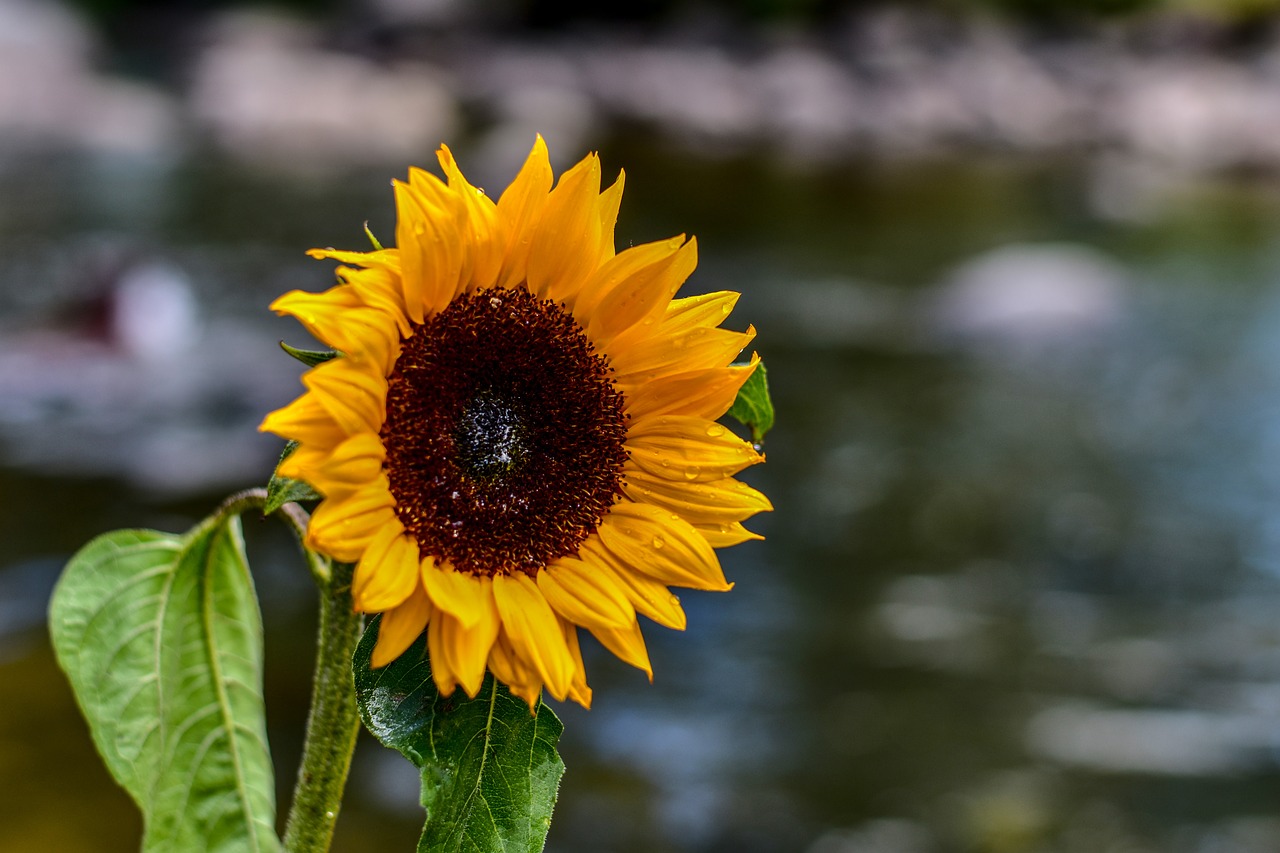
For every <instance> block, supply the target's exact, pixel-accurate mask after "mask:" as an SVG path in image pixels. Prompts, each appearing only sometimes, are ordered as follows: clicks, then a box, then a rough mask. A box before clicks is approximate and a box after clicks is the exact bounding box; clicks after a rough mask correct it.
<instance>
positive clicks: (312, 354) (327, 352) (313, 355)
mask: <svg viewBox="0 0 1280 853" xmlns="http://www.w3.org/2000/svg"><path fill="white" fill-rule="evenodd" d="M280 349H282V350H284V351H285V352H287V353H288V354H289V355H291V356H293V357H294V358H296V359H297V360H298V361H300V362H302V363H303V364H305V365H306V366H307V367H315V366H316V365H317V364H324V363H325V362H326V361H329V360H330V359H334V358H337V357H338V355H339V354H340V353H338V352H337V351H336V350H331V349H298V348H297V347H291V346H289V345H288V344H286V343H285V342H284V341H281V342H280Z"/></svg>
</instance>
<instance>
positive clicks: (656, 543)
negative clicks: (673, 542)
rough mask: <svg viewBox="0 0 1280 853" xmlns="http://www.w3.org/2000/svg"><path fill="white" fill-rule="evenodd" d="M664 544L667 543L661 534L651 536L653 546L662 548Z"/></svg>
mask: <svg viewBox="0 0 1280 853" xmlns="http://www.w3.org/2000/svg"><path fill="white" fill-rule="evenodd" d="M666 544H667V540H665V539H663V538H662V537H661V536H655V537H653V547H654V548H663V547H665V546H666Z"/></svg>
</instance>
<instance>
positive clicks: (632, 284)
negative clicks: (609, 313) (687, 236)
mask: <svg viewBox="0 0 1280 853" xmlns="http://www.w3.org/2000/svg"><path fill="white" fill-rule="evenodd" d="M682 245H684V235H683V234H681V235H680V236H679V237H672V238H671V239H669V240H657V241H655V242H652V243H642V244H641V245H639V246H632V247H631V248H629V249H624V250H623V251H622V252H619V253H618V254H617V255H614V256H613V257H612V258H610V259H609V260H607V261H605V262H604V263H603V264H601V265H600V268H599V269H597V270H596V271H595V272H593V273H592V274H591V277H590V278H589V279H587V282H586V284H584V285H583V287H582V292H581V293H579V294H578V296H577V298H576V299H575V300H574V303H573V316H574V319H576V320H577V321H578V324H579V325H581V326H582V327H583V328H584V329H588V330H590V328H591V323H592V322H593V321H595V322H596V323H597V325H599V321H596V320H595V318H596V315H597V314H598V313H600V310H601V309H600V304H601V302H602V301H603V300H604V299H605V298H606V297H608V296H609V295H610V294H612V293H613V292H614V291H615V290H618V289H619V288H621V287H626V288H628V289H629V290H630V289H635V288H637V287H641V286H642V285H641V284H637V283H636V282H641V283H643V282H647V281H653V280H654V279H657V278H659V277H660V276H661V275H662V273H663V271H664V270H666V269H667V268H668V267H670V266H671V263H672V261H673V259H674V258H675V254H676V252H678V251H680V247H681V246H682Z"/></svg>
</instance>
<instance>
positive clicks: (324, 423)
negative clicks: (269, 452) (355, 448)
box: [258, 394, 346, 447]
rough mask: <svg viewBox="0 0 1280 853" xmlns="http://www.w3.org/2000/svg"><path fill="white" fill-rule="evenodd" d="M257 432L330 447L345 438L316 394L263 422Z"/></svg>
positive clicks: (293, 403)
mask: <svg viewBox="0 0 1280 853" xmlns="http://www.w3.org/2000/svg"><path fill="white" fill-rule="evenodd" d="M258 429H259V430H261V431H263V432H270V433H274V434H275V435H278V436H280V437H281V438H292V439H296V440H298V441H301V442H304V443H311V444H317V445H325V446H327V447H336V446H337V445H338V444H340V443H341V442H342V441H343V440H344V439H345V438H346V435H345V434H344V433H343V432H342V430H341V429H340V428H339V427H338V424H337V422H336V421H334V419H333V416H332V415H330V414H329V411H328V410H327V409H326V408H325V407H324V406H322V405H320V401H319V400H318V399H317V398H316V395H314V394H303V395H302V396H301V397H299V398H298V399H296V400H294V401H293V402H292V403H290V404H289V405H287V406H285V407H284V408H281V409H276V410H275V411H274V412H272V413H271V414H269V415H267V416H266V417H265V418H263V420H262V425H261V426H259V427H258Z"/></svg>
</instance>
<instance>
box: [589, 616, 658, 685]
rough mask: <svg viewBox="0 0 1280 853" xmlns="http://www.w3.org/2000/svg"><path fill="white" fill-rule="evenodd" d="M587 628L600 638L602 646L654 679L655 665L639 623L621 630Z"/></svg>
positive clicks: (651, 679) (650, 678)
mask: <svg viewBox="0 0 1280 853" xmlns="http://www.w3.org/2000/svg"><path fill="white" fill-rule="evenodd" d="M587 630H589V631H591V634H592V636H594V637H595V638H596V639H597V640H599V641H600V644H601V645H602V646H604V647H605V648H606V649H608V650H609V651H611V652H613V653H614V654H615V655H616V656H617V657H618V659H619V660H621V661H623V662H624V663H629V664H631V665H632V666H634V667H635V668H636V669H640V670H643V671H644V672H645V674H646V675H648V676H649V680H650V681H653V665H652V664H650V663H649V651H648V649H646V648H645V645H644V635H643V634H641V633H640V626H639V625H638V624H633V625H632V626H631V627H629V628H623V629H619V630H608V629H603V628H602V629H595V628H588V629H587Z"/></svg>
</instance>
